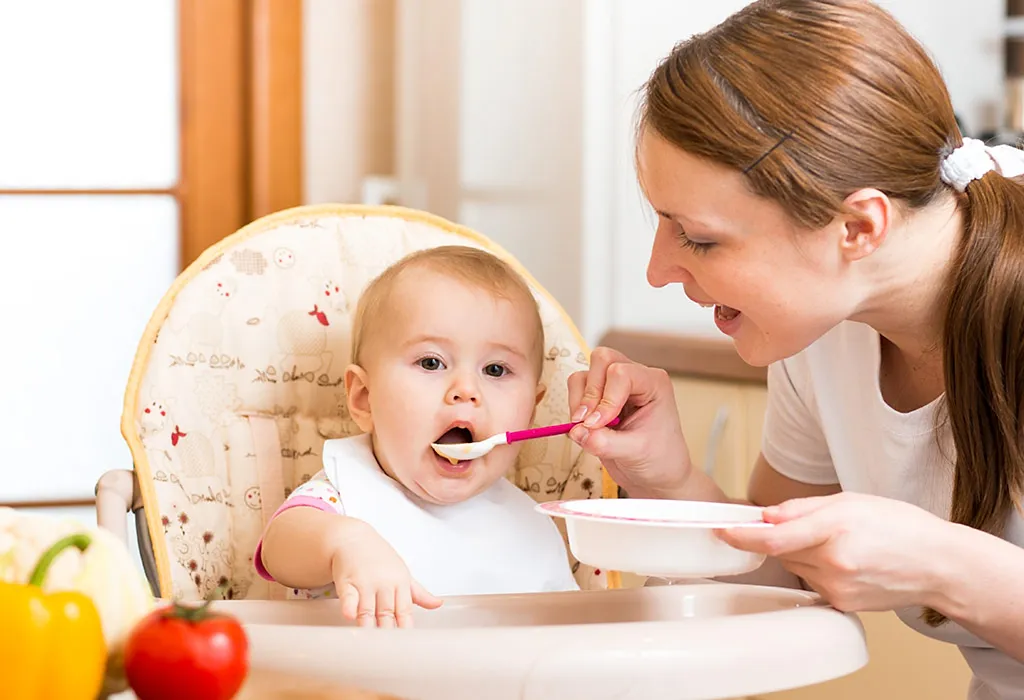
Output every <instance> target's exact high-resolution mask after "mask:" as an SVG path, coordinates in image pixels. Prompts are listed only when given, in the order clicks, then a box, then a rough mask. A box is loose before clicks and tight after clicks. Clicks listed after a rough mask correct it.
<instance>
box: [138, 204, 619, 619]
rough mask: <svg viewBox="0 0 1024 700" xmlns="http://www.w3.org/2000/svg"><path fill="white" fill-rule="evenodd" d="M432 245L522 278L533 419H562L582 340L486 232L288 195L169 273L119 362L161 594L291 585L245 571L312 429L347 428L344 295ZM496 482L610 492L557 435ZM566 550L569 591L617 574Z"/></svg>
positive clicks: (566, 494) (300, 465) (297, 475)
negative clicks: (539, 369)
mask: <svg viewBox="0 0 1024 700" xmlns="http://www.w3.org/2000/svg"><path fill="white" fill-rule="evenodd" d="M447 244H461V245H469V246H476V247H480V248H484V249H486V250H489V251H491V252H493V253H495V254H496V255H498V256H500V257H502V258H504V259H505V260H507V261H509V262H510V263H511V264H512V265H513V266H514V267H515V268H516V269H517V270H518V271H519V272H520V273H521V274H522V275H523V276H524V278H525V279H526V280H527V281H528V282H529V283H530V285H531V288H532V289H533V291H534V293H535V296H536V298H537V300H538V302H539V306H540V311H541V317H542V319H543V322H544V331H545V343H546V347H547V348H548V350H547V354H546V362H545V367H544V376H543V381H544V383H545V384H546V386H547V387H548V391H547V394H546V396H545V398H544V400H543V401H542V403H541V404H540V406H539V408H538V411H537V415H536V424H537V425H547V424H551V423H561V422H565V421H566V420H568V416H567V412H568V405H567V403H568V399H567V395H566V378H567V377H568V376H569V374H571V373H572V372H574V371H576V370H578V369H582V368H585V367H586V364H587V361H588V358H587V352H588V350H587V348H586V346H585V344H584V342H583V340H582V338H581V337H580V336H579V333H578V332H577V330H576V328H575V326H574V325H573V323H572V321H571V320H570V319H569V318H568V317H567V316H566V314H565V312H564V311H563V310H562V309H561V307H560V306H559V305H558V304H557V303H556V302H555V301H554V300H553V299H552V298H551V297H550V296H549V295H548V294H547V293H546V292H545V291H544V290H543V289H542V288H541V287H540V286H539V285H538V284H537V282H536V281H535V280H534V279H533V278H532V277H531V276H530V275H529V274H528V273H526V272H525V271H524V270H523V269H522V267H521V266H520V265H519V264H518V263H517V262H516V261H515V260H514V259H512V258H511V256H510V255H509V254H508V253H506V252H505V251H503V250H501V249H500V248H498V247H497V246H496V245H495V244H493V243H492V242H490V241H488V240H487V239H486V238H484V237H483V236H481V235H479V234H477V233H474V232H472V231H469V230H468V229H464V228H462V227H459V226H456V225H453V224H451V223H449V222H447V221H445V220H443V219H440V218H437V217H434V216H430V215H428V214H424V213H421V212H416V211H411V210H406V209H400V208H394V207H361V206H315V207H300V208H298V209H292V210H288V211H284V212H281V213H278V214H274V215H271V216H268V217H264V218H263V219H260V220H258V221H255V222H254V223H252V224H250V225H249V226H246V227H245V228H243V229H242V230H240V231H239V232H238V233H236V234H234V235H233V236H230V237H229V238H226V239H225V240H223V241H221V242H220V243H218V244H217V245H215V246H214V247H213V248H211V249H210V250H208V251H206V253H204V254H203V255H202V256H201V257H200V258H199V260H197V261H196V262H195V263H194V264H193V265H191V266H190V267H189V268H188V269H187V270H186V271H185V272H183V273H182V274H181V275H180V277H179V278H178V279H177V280H176V281H175V283H174V284H173V286H172V287H171V289H170V291H169V292H168V293H167V295H166V296H165V298H164V299H163V301H162V302H161V304H160V305H159V307H158V308H157V310H156V312H155V313H154V315H153V318H152V319H151V321H150V323H149V326H148V327H147V329H146V332H145V334H144V336H143V338H142V340H141V342H140V345H139V350H138V354H137V355H136V359H135V363H134V366H133V368H132V373H131V377H130V380H129V385H128V389H127V393H126V397H125V413H124V416H123V419H122V432H123V433H124V436H125V439H126V440H127V441H128V444H129V447H130V448H131V451H132V455H133V458H134V461H135V469H136V472H137V475H138V478H139V482H140V487H141V489H142V493H143V500H144V503H145V506H146V517H147V522H148V525H149V529H150V533H151V535H152V540H153V546H154V557H155V560H156V565H157V573H158V578H159V584H160V592H161V595H162V596H165V597H166V596H173V597H175V598H180V599H185V600H189V599H200V598H208V597H227V598H280V597H284V596H285V595H288V594H290V593H291V592H290V591H284V590H283V589H281V587H280V586H278V585H277V584H272V583H268V582H266V581H264V580H262V579H260V578H259V577H258V576H257V575H256V572H255V570H254V569H253V564H252V555H253V550H254V548H255V545H256V541H257V539H258V537H259V535H260V533H261V531H262V530H263V528H264V526H265V524H266V522H267V519H268V518H269V516H270V514H271V513H273V511H274V510H275V509H276V508H277V506H278V505H280V503H281V502H282V501H283V500H284V498H285V497H286V495H287V494H288V493H290V492H291V490H292V489H294V488H295V487H296V486H297V485H299V484H301V483H302V482H304V481H305V480H307V479H308V478H309V477H310V476H312V475H313V474H315V473H316V472H317V471H319V470H320V468H321V449H322V446H323V441H324V440H325V439H328V438H337V437H344V436H346V435H352V434H355V433H357V432H358V428H357V427H356V425H355V424H354V423H353V422H352V420H351V419H350V417H349V415H348V413H347V409H346V401H345V389H344V384H343V381H342V377H343V374H344V370H345V367H346V365H347V364H348V361H349V341H350V330H351V329H350V324H351V319H352V313H353V310H354V309H355V306H356V302H357V300H358V298H359V294H360V292H361V291H362V289H363V288H364V287H365V285H366V284H367V283H368V282H369V281H370V280H371V279H372V278H373V277H375V276H376V275H377V274H379V273H380V272H381V271H382V270H384V268H386V267H387V266H389V265H390V264H392V263H394V262H395V261H397V260H398V259H399V258H401V257H402V256H404V255H406V254H408V253H410V252H412V251H414V250H419V249H422V248H429V247H434V246H439V245H447ZM509 478H510V479H512V480H513V481H514V483H516V484H517V485H519V486H520V487H521V488H523V489H524V490H526V491H527V492H528V493H530V494H531V495H532V496H533V497H534V498H535V499H536V500H537V501H548V500H553V499H558V498H600V497H602V496H604V497H612V496H614V494H615V491H616V489H615V485H614V484H613V483H612V482H611V481H610V480H609V479H608V477H607V474H605V473H604V471H603V470H602V468H601V466H600V465H599V464H598V463H597V462H596V460H594V459H593V458H591V457H589V456H587V455H586V454H585V453H583V452H582V451H581V450H580V449H579V448H578V447H577V446H576V445H575V444H574V443H573V442H572V441H571V440H569V439H568V438H566V437H564V436H563V437H554V438H548V439H545V440H535V441H531V442H528V443H526V444H525V445H524V446H523V448H522V451H521V453H520V457H519V460H518V462H517V465H516V467H515V470H514V473H512V474H510V475H509ZM558 525H559V527H560V528H562V527H563V525H562V523H561V521H559V522H558ZM563 533H564V529H563ZM570 558H571V557H570ZM571 561H572V564H573V566H574V569H575V572H576V577H577V580H578V581H579V583H580V585H581V587H582V588H584V589H592V588H603V587H606V586H608V585H609V584H611V585H612V586H614V585H617V583H616V578H615V575H614V574H613V575H612V577H611V580H609V576H608V572H595V571H593V570H592V569H590V568H589V567H586V566H581V565H579V564H578V562H576V561H575V560H574V559H572V560H571Z"/></svg>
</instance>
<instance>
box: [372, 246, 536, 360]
mask: <svg viewBox="0 0 1024 700" xmlns="http://www.w3.org/2000/svg"><path fill="white" fill-rule="evenodd" d="M417 267H418V268H425V269H428V270H432V271H434V272H438V273H440V274H443V275H447V276H450V277H453V278H455V279H457V280H459V281H461V282H465V283H467V284H469V285H472V286H474V287H477V288H479V289H481V290H483V291H485V292H488V293H489V294H492V295H493V296H495V297H496V298H499V299H505V300H508V301H509V302H511V303H513V304H517V303H523V304H526V305H527V306H528V308H529V310H530V316H531V322H532V326H533V331H534V343H533V348H532V355H533V357H532V358H531V359H532V360H533V361H534V368H535V369H536V370H537V377H538V378H539V377H540V375H541V372H542V370H543V368H544V326H543V324H542V322H541V319H540V310H539V309H538V308H537V300H536V299H535V298H534V296H533V293H532V292H531V291H530V287H529V285H527V284H526V282H525V281H524V280H523V278H522V277H521V276H520V275H519V274H518V273H517V272H516V271H515V270H513V269H512V267H511V266H510V265H509V264H508V263H506V262H505V261H504V260H502V259H501V258H499V257H497V256H495V255H493V254H491V253H488V252H487V251H485V250H480V249H479V248H472V247H470V246H462V245H448V246H438V247H436V248H427V249H425V250H420V251H417V252H415V253H411V254H409V255H407V256H405V257H404V258H402V259H401V260H399V261H398V262H396V263H395V264H393V265H392V266H391V267H389V268H387V269H386V270H384V272H382V273H381V274H379V275H378V276H377V277H375V278H374V279H373V280H372V281H371V282H370V284H369V285H367V287H366V289H365V290H363V293H362V295H361V296H360V297H359V304H358V305H357V306H356V314H355V319H354V320H353V322H352V362H353V363H354V364H357V365H362V359H363V357H362V351H363V348H364V347H365V345H366V339H367V338H368V337H370V336H371V335H372V334H373V332H374V331H375V330H376V327H377V326H378V324H379V323H380V322H381V321H382V320H384V319H386V318H387V317H389V316H390V314H388V313H387V311H386V304H387V300H388V297H389V296H390V295H391V291H392V290H393V289H394V287H395V284H396V283H397V281H398V279H399V277H400V276H401V274H402V272H403V271H405V270H409V269H413V268H417Z"/></svg>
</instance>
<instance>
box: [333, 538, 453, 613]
mask: <svg viewBox="0 0 1024 700" xmlns="http://www.w3.org/2000/svg"><path fill="white" fill-rule="evenodd" d="M349 523H350V525H354V524H355V523H358V526H355V527H351V529H350V531H349V532H347V533H346V537H344V538H343V540H342V542H341V543H340V545H339V547H338V548H337V549H336V551H335V553H334V559H333V561H332V562H331V571H332V574H333V577H334V587H335V589H336V590H337V592H338V597H339V598H340V599H341V612H342V614H343V615H344V616H345V617H346V618H348V619H349V620H355V621H356V622H357V623H358V624H359V626H360V627H373V626H374V625H376V626H377V627H396V626H397V627H412V606H413V604H416V605H418V606H420V607H421V608H427V609H428V610H433V609H434V608H437V607H440V605H441V600H440V599H438V598H435V597H434V596H433V595H431V594H430V593H429V592H428V591H426V590H425V589H424V588H423V587H422V586H420V584H419V583H417V582H416V581H414V580H413V578H412V576H411V575H410V573H409V569H408V567H407V566H406V565H405V562H404V561H402V558H401V557H400V556H398V553H397V552H396V551H395V550H394V549H393V548H392V547H391V545H389V544H388V543H387V542H386V541H385V540H384V538H383V537H381V536H380V535H379V534H377V531H376V530H374V529H373V528H372V527H370V526H369V525H366V524H365V523H359V521H354V522H353V521H351V520H350V521H349Z"/></svg>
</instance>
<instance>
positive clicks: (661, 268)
mask: <svg viewBox="0 0 1024 700" xmlns="http://www.w3.org/2000/svg"><path fill="white" fill-rule="evenodd" d="M682 254H683V251H681V250H680V248H679V246H678V245H675V244H673V243H672V241H667V240H666V234H665V233H664V231H663V230H662V229H661V228H660V227H659V229H658V232H657V233H656V234H655V235H654V245H653V246H652V247H651V259H650V260H649V261H648V262H647V283H648V284H649V285H651V286H652V287H664V286H665V285H667V284H672V283H673V282H681V283H683V284H690V283H692V282H693V275H691V274H690V272H689V270H687V269H686V268H685V267H683V265H682V261H681V260H680V258H681V257H682Z"/></svg>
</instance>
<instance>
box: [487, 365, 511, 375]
mask: <svg viewBox="0 0 1024 700" xmlns="http://www.w3.org/2000/svg"><path fill="white" fill-rule="evenodd" d="M507 373H508V368H507V367H505V366H504V365H499V364H490V365H487V366H486V367H484V374H486V375H487V376H488V377H504V376H505V374H507Z"/></svg>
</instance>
